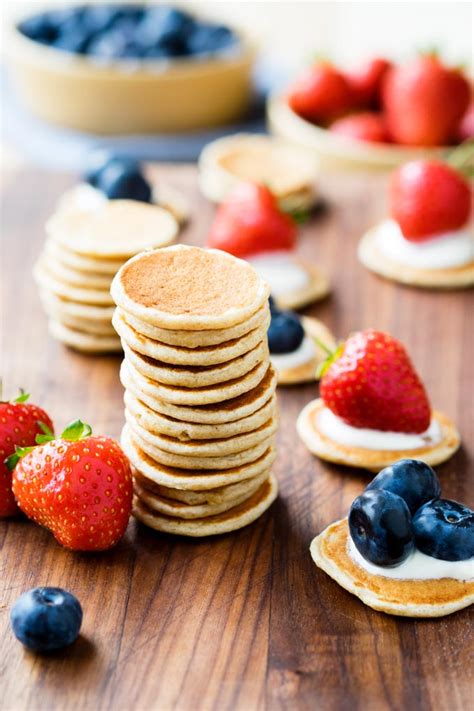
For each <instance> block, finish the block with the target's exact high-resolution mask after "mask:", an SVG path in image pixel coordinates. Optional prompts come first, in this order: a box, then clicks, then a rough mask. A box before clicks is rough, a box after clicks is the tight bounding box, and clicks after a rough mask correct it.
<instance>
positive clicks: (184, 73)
mask: <svg viewBox="0 0 474 711" xmlns="http://www.w3.org/2000/svg"><path fill="white" fill-rule="evenodd" d="M10 30H11V31H10V32H9V34H8V41H7V44H6V49H7V56H8V60H9V65H10V74H11V78H12V83H13V85H14V86H15V87H16V89H17V92H18V94H19V95H20V97H21V98H22V100H23V102H24V103H25V104H26V105H27V106H28V107H29V108H30V110H32V111H33V112H34V113H35V114H37V115H39V116H40V117H42V118H44V119H46V120H49V121H53V122H55V123H58V124H61V125H63V126H67V127H70V128H75V129H79V130H83V131H90V132H94V133H102V134H120V133H122V134H125V133H146V132H160V131H161V132H171V131H172V132H180V131H190V130H196V129H204V128H211V127H213V126H218V125H224V124H226V123H229V122H232V121H235V120H237V119H238V118H240V117H241V116H242V114H243V113H245V110H246V108H247V107H248V105H249V102H250V99H251V95H252V67H253V62H254V58H255V51H254V48H253V47H252V45H251V44H250V43H249V42H248V41H247V39H246V38H245V37H243V36H242V35H241V34H240V33H239V32H238V31H236V30H235V29H232V28H230V27H227V26H225V25H221V24H217V23H216V22H211V21H210V20H207V19H204V18H201V17H197V16H194V15H191V14H190V13H188V12H185V11H183V10H182V9H179V8H176V7H173V6H170V5H162V4H160V5H154V4H148V5H141V4H128V5H127V4H97V3H92V4H89V5H77V6H74V7H65V8H59V7H58V6H55V7H54V8H53V9H49V10H43V11H41V12H40V11H38V12H37V13H35V14H34V15H28V16H26V17H25V16H23V17H20V18H16V19H15V21H14V22H13V23H12V26H11V28H10Z"/></svg>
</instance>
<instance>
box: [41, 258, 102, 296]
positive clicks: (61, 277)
mask: <svg viewBox="0 0 474 711" xmlns="http://www.w3.org/2000/svg"><path fill="white" fill-rule="evenodd" d="M41 261H42V262H43V263H44V265H45V267H46V269H47V270H48V272H49V273H50V274H51V276H52V277H53V278H54V279H56V280H57V281H61V282H64V283H65V284H69V286H73V287H79V288H83V289H100V290H106V291H110V285H111V283H112V275H108V274H99V273H97V272H93V271H91V272H81V271H76V270H75V269H71V268H70V267H67V266H65V265H64V264H62V263H61V262H60V261H59V260H56V259H54V257H51V256H49V255H43V256H42V258H41Z"/></svg>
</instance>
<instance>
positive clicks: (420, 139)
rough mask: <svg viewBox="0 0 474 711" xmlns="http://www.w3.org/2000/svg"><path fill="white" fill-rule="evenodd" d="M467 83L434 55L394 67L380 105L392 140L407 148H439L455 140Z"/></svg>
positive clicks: (465, 96) (465, 104) (467, 94)
mask: <svg viewBox="0 0 474 711" xmlns="http://www.w3.org/2000/svg"><path fill="white" fill-rule="evenodd" d="M469 95H470V89H469V83H468V81H467V79H466V78H465V77H464V76H463V74H462V73H461V72H460V71H459V70H457V69H450V68H448V67H445V66H443V64H442V63H441V62H440V60H439V59H438V58H437V57H434V56H422V57H418V58H417V59H415V61H413V62H411V64H408V65H405V66H401V67H394V68H393V69H391V70H390V71H389V72H388V73H387V76H386V78H385V81H384V86H383V105H384V109H385V114H386V119H387V125H388V128H389V131H390V135H391V136H392V139H393V140H394V141H395V142H396V143H401V144H403V145H407V146H442V145H448V144H450V143H451V142H452V141H453V140H454V139H455V137H456V131H457V128H458V125H459V121H460V120H461V117H462V116H463V114H464V112H465V111H466V109H467V107H468V104H469Z"/></svg>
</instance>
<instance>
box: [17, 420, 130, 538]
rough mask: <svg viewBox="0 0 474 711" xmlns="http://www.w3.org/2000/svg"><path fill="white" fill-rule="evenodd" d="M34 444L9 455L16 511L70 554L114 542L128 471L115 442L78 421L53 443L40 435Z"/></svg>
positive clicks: (124, 520) (126, 511)
mask: <svg viewBox="0 0 474 711" xmlns="http://www.w3.org/2000/svg"><path fill="white" fill-rule="evenodd" d="M37 442H38V443H39V446H37V447H27V448H26V449H25V450H22V449H20V450H17V452H16V455H13V457H14V458H17V459H18V463H17V464H16V466H15V468H14V470H13V492H14V494H15V497H16V499H17V501H18V505H19V506H20V508H21V510H22V511H23V512H24V513H25V514H26V515H27V516H28V517H29V518H31V519H32V520H33V521H36V523H39V524H41V525H42V526H45V527H46V528H48V529H49V530H50V531H51V533H52V534H53V535H54V537H55V538H56V540H57V541H59V543H61V544H62V545H63V546H66V547H67V548H71V549H72V550H77V551H100V550H106V549H108V548H111V547H112V546H114V545H115V544H116V543H118V541H119V540H120V539H121V538H122V536H123V534H124V533H125V529H126V528H127V524H128V520H129V517H130V512H131V507H132V473H131V468H130V464H129V461H128V459H127V457H126V456H125V454H124V453H123V452H122V450H121V448H120V447H119V445H118V444H117V442H116V441H115V440H113V439H111V438H110V437H93V436H92V431H91V428H90V427H89V425H85V424H84V423H83V422H81V421H80V420H76V421H75V422H72V423H71V424H70V425H69V426H68V427H67V428H66V429H65V430H64V432H63V433H62V435H61V436H60V437H59V438H58V439H56V440H55V439H53V438H52V437H51V436H48V435H39V436H38V437H37ZM11 463H12V464H15V462H14V461H12V462H11Z"/></svg>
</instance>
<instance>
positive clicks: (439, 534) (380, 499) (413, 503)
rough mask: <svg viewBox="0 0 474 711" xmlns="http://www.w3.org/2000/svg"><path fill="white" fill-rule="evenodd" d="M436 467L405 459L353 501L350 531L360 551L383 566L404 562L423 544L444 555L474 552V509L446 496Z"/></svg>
mask: <svg viewBox="0 0 474 711" xmlns="http://www.w3.org/2000/svg"><path fill="white" fill-rule="evenodd" d="M440 495H441V486H440V483H439V480H438V477H437V476H436V474H435V472H434V471H433V469H432V468H431V467H429V466H428V465H427V464H424V463H423V462H420V461H417V460H415V459H401V460H400V461H399V462H396V463H395V464H392V465H391V466H389V467H387V468H386V469H383V470H382V471H381V472H380V473H379V474H377V476H376V477H375V479H373V481H372V482H371V483H370V484H369V485H368V486H367V488H366V490H365V491H364V493H363V494H361V495H360V496H358V497H357V499H355V501H354V502H353V504H352V506H351V509H350V512H349V530H350V535H351V538H352V540H353V542H354V544H355V546H356V548H357V550H358V551H359V553H360V554H361V555H362V556H363V557H364V558H365V559H366V560H368V561H370V562H371V563H374V564H375V565H380V566H383V567H394V566H397V565H400V563H402V562H403V561H404V560H405V559H406V558H408V556H409V555H410V553H412V551H413V550H414V549H415V548H417V549H418V550H420V551H421V552H422V553H425V554H426V555H429V556H431V557H433V558H438V559H441V560H468V559H469V558H472V557H473V556H474V511H471V509H469V508H467V506H463V505H462V504H458V503H457V502H456V501H450V500H449V499H441V498H440Z"/></svg>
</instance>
